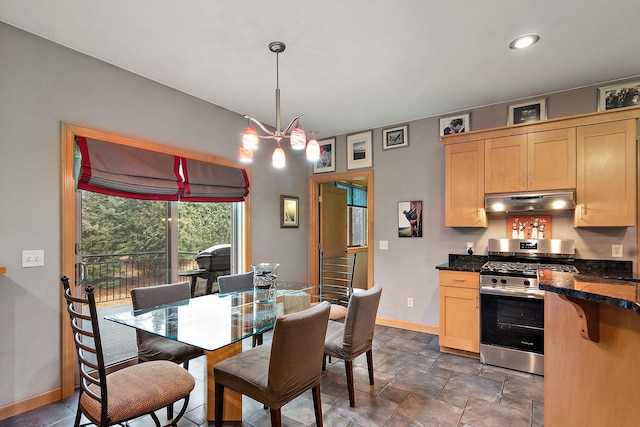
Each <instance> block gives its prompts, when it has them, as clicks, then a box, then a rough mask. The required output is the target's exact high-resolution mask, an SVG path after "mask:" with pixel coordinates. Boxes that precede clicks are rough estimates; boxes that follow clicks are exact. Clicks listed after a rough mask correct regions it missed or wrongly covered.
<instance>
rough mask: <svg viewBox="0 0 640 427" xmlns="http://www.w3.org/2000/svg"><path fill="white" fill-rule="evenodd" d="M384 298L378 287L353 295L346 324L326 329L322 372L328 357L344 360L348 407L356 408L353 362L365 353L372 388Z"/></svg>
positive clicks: (333, 322) (334, 322)
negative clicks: (376, 332)
mask: <svg viewBox="0 0 640 427" xmlns="http://www.w3.org/2000/svg"><path fill="white" fill-rule="evenodd" d="M381 295H382V287H381V286H379V285H376V286H374V287H373V288H371V289H369V290H367V291H363V292H356V293H354V294H353V295H351V298H349V305H348V306H347V315H346V317H345V319H344V323H341V322H336V321H333V320H331V321H329V325H328V327H327V337H326V339H325V343H324V357H323V358H322V370H323V371H324V370H325V369H326V357H327V356H329V357H335V358H337V359H342V360H344V365H345V370H346V375H347V388H348V390H349V405H350V406H352V407H354V406H356V399H355V391H354V387H353V360H354V359H355V358H356V357H358V356H360V355H361V354H363V353H366V354H367V368H368V369H369V384H370V385H373V351H372V345H373V332H374V329H375V326H376V315H377V313H378V305H379V304H380V296H381Z"/></svg>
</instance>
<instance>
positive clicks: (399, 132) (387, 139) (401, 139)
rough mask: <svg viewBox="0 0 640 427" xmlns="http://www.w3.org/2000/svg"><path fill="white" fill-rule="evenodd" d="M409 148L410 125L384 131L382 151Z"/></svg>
mask: <svg viewBox="0 0 640 427" xmlns="http://www.w3.org/2000/svg"><path fill="white" fill-rule="evenodd" d="M407 146H409V125H404V126H398V127H395V128H391V129H384V130H383V131H382V149H383V150H389V149H391V148H400V147H407Z"/></svg>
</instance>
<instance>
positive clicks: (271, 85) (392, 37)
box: [0, 0, 640, 138]
mask: <svg viewBox="0 0 640 427" xmlns="http://www.w3.org/2000/svg"><path fill="white" fill-rule="evenodd" d="M638 17H640V1H638V0H616V1H610V0H588V1H586V0H536V1H531V0H528V1H523V0H511V1H506V0H483V1H478V0H428V1H427V0H395V1H391V0H387V1H384V0H368V1H365V0H350V1H346V0H321V1H305V0H298V1H294V0H270V1H266V0H243V1H239V0H235V1H232V0H182V1H175V0H173V1H172V0H103V1H98V0H55V1H52V0H0V21H4V22H6V23H9V24H11V25H14V26H16V27H18V28H22V29H24V30H26V31H29V32H32V33H34V34H37V35H39V36H42V37H44V38H46V39H50V40H53V41H55V42H57V43H59V44H61V45H64V46H67V47H69V48H71V49H75V50H77V51H79V52H83V53H85V54H87V55H90V56H93V57H95V58H99V59H101V60H103V61H105V62H108V63H110V64H113V65H116V66H118V67H121V68H124V69H126V70H129V71H131V72H133V73H136V74H139V75H141V76H144V77H147V78H149V79H151V80H155V81H157V82H160V83H162V84H164V85H167V86H170V87H172V88H175V89H177V90H180V91H182V92H185V93H188V94H190V95H193V96H195V97H198V98H201V99H203V100H206V101H209V102H211V103H213V104H216V105H219V106H222V107H225V108H227V109H229V110H232V111H235V112H237V113H240V114H249V115H252V116H254V117H256V118H258V119H259V120H262V121H264V122H265V123H268V124H271V125H273V124H275V86H276V55H275V54H274V53H271V52H270V51H269V50H268V47H267V46H268V44H269V43H270V42H272V41H275V40H278V41H282V42H284V43H285V44H286V45H287V49H286V51H285V52H284V53H282V54H280V89H281V92H282V94H281V96H282V99H281V103H282V121H283V127H284V126H286V124H287V123H288V121H289V120H290V119H291V118H293V117H294V116H295V115H297V114H300V113H302V114H304V118H303V120H302V125H303V126H304V127H305V128H306V129H318V130H320V134H319V135H318V137H319V138H323V137H328V136H333V135H338V134H342V133H347V132H352V131H358V130H363V129H370V128H373V127H378V126H384V125H388V124H393V123H399V122H404V121H409V120H413V119H418V118H424V117H432V116H438V115H443V114H446V113H450V112H453V111H462V110H466V109H470V108H473V107H478V106H482V105H488V104H494V103H500V102H506V101H512V100H517V99H522V98H525V97H534V96H539V95H543V94H547V93H551V92H555V91H559V90H565V89H569V88H575V87H581V86H586V85H592V84H599V83H601V82H606V81H610V80H615V79H620V78H625V77H630V76H635V75H639V74H640V54H638V45H639V43H638V42H639V41H640V35H639V32H638V28H637V20H638ZM531 32H535V33H538V34H540V36H541V39H540V42H539V43H538V44H536V45H535V46H533V47H532V48H530V49H528V50H525V51H513V50H511V49H509V47H508V45H509V42H510V41H511V40H512V39H513V38H515V37H516V36H519V35H522V34H526V33H531ZM1 60H2V61H6V60H10V58H1ZM594 103H595V98H594ZM594 109H595V105H594ZM505 117H506V112H505ZM472 123H473V118H472Z"/></svg>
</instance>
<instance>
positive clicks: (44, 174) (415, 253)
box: [0, 23, 637, 406]
mask: <svg viewBox="0 0 640 427" xmlns="http://www.w3.org/2000/svg"><path fill="white" fill-rule="evenodd" d="M0 58H1V60H0V149H1V151H0V153H1V154H0V189H1V190H0V195H1V200H2V210H1V212H2V221H0V239H1V240H0V241H1V242H2V243H1V244H0V265H4V266H6V267H7V273H6V274H5V275H0V384H2V386H1V387H0V406H3V405H7V404H10V403H14V402H17V401H20V400H22V399H25V398H29V397H33V396H35V395H37V394H39V393H43V392H46V391H49V390H52V389H55V388H56V387H59V385H60V329H61V321H62V320H64V321H65V322H66V321H67V319H66V317H65V316H63V315H62V313H61V311H60V305H61V292H60V284H59V276H60V274H61V273H63V272H61V271H60V256H59V250H60V241H61V240H60V222H61V215H72V214H73V213H72V212H64V213H61V212H60V123H61V122H68V123H73V124H77V125H82V126H86V127H92V128H97V129H101V130H105V131H109V132H113V133H118V134H123V135H128V136H133V137H137V138H141V139H145V140H149V141H154V142H158V143H162V144H166V145H171V146H175V147H180V148H185V149H188V150H193V151H197V152H203V153H207V154H215V155H218V156H222V157H226V158H231V159H234V158H236V153H237V149H238V138H239V133H240V131H241V129H242V128H243V127H244V126H245V120H244V119H243V118H242V117H241V116H239V115H237V114H234V113H232V112H229V111H227V110H224V109H222V108H218V107H216V106H213V105H211V104H208V103H206V102H203V101H200V100H198V99H195V98H193V97H190V96H187V95H185V94H182V93H180V92H177V91H175V90H172V89H169V88H166V87H164V86H162V85H159V84H157V83H154V82H151V81H149V80H146V79H144V78H141V77H139V76H136V75H133V74H131V73H128V72H126V71H123V70H120V69H118V68H115V67H113V66H110V65H108V64H105V63H102V62H100V61H97V60H95V59H92V58H89V57H87V56H85V55H82V54H79V53H76V52H73V51H70V50H68V49H66V48H63V47H61V46H58V45H56V44H53V43H50V42H48V41H46V40H44V39H41V38H38V37H35V36H33V35H30V34H27V33H25V32H23V31H20V30H17V29H14V28H12V27H10V26H8V25H6V24H3V23H0ZM211 84H212V85H215V82H211ZM534 95H536V94H532V97H533V96H534ZM536 97H537V96H536ZM595 106H596V88H595V87H592V88H585V89H580V90H576V91H570V92H566V93H558V94H553V95H550V96H549V100H548V105H547V109H548V116H549V118H555V117H562V116H566V115H572V114H579V113H584V112H590V111H595ZM506 118H507V105H506V104H504V105H496V106H490V107H483V108H480V109H477V110H472V111H471V125H472V129H481V128H489V127H495V126H502V125H504V124H505V123H506ZM438 128H439V126H438V118H428V119H422V120H416V121H412V122H411V123H410V124H409V136H410V141H409V147H406V148H399V149H394V150H388V151H384V152H383V150H382V135H381V129H374V130H373V146H374V158H373V165H374V170H375V172H374V173H375V182H374V188H373V191H374V198H375V212H374V217H375V222H374V224H375V229H374V233H375V236H374V241H372V242H371V249H370V250H373V251H374V258H375V265H374V269H375V270H374V277H375V282H376V283H379V284H381V285H383V286H384V287H385V292H384V293H383V297H382V302H381V305H380V310H379V315H380V316H382V317H386V318H390V319H395V320H401V321H407V322H414V323H416V324H419V325H430V326H437V324H438V288H437V271H436V269H435V266H436V265H438V264H441V263H444V262H446V261H447V256H448V254H449V253H463V252H464V251H465V249H466V242H467V241H474V242H476V249H477V250H476V252H477V253H486V241H487V239H488V238H489V237H502V236H503V235H504V230H505V219H504V215H503V216H502V217H500V216H497V217H495V218H494V217H490V227H489V228H488V229H451V228H445V227H444V226H443V224H444V207H443V199H444V148H443V146H442V143H441V142H440V141H439V138H438ZM358 130H359V129H354V132H355V131H358ZM336 143H337V147H336V148H337V153H338V159H337V169H336V171H337V172H342V171H345V170H346V160H345V159H346V137H345V136H344V135H341V136H338V137H337V138H336ZM270 151H271V150H270V149H269V150H261V151H259V153H260V154H259V155H258V157H257V158H256V161H255V163H254V166H253V168H252V174H253V175H252V181H251V197H252V208H253V209H252V217H251V222H252V230H253V237H252V259H253V261H254V262H269V261H272V262H279V263H280V264H281V267H280V269H279V275H280V276H281V277H282V278H283V279H286V280H305V279H306V277H307V254H308V248H307V246H308V244H307V243H308V239H307V238H308V226H307V222H306V220H305V218H308V206H307V202H306V200H307V195H308V194H307V177H308V174H309V173H310V169H309V167H308V165H307V164H306V163H305V162H304V161H303V160H302V159H301V158H300V156H299V155H298V156H296V157H295V158H290V162H289V166H288V167H287V168H286V169H284V170H274V169H273V168H271V166H270V161H269V155H270V154H269V152H270ZM290 156H292V157H293V155H291V154H290ZM281 194H287V195H294V196H298V197H300V218H301V222H300V228H298V229H280V228H279V221H278V217H279V195H281ZM408 200H422V201H424V215H423V220H424V237H422V238H417V239H410V238H403V239H400V238H398V237H397V217H396V215H397V214H396V206H397V203H398V202H400V201H408ZM563 224H564V226H563ZM571 224H572V223H571V215H570V214H566V213H565V214H561V215H554V237H564V238H574V239H576V247H577V250H578V255H579V256H580V257H583V258H599V259H602V258H604V259H609V258H610V244H612V243H615V244H619V243H622V244H623V245H624V247H625V255H626V258H627V259H633V258H634V257H635V254H636V251H637V247H636V241H635V233H636V230H635V228H616V229H589V230H576V229H574V228H573V227H572V225H571ZM379 240H388V241H389V250H386V251H381V250H379V249H378V241H379ZM25 249H44V250H45V260H46V266H45V267H43V268H29V269H23V268H21V266H20V264H21V258H20V254H21V251H22V250H25ZM407 297H413V298H414V304H415V305H414V308H412V309H408V308H406V300H407Z"/></svg>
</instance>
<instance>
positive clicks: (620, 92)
mask: <svg viewBox="0 0 640 427" xmlns="http://www.w3.org/2000/svg"><path fill="white" fill-rule="evenodd" d="M638 105H640V81H637V82H629V83H620V84H617V85H611V86H603V87H600V88H598V111H604V110H613V109H614V108H622V107H634V106H638Z"/></svg>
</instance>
